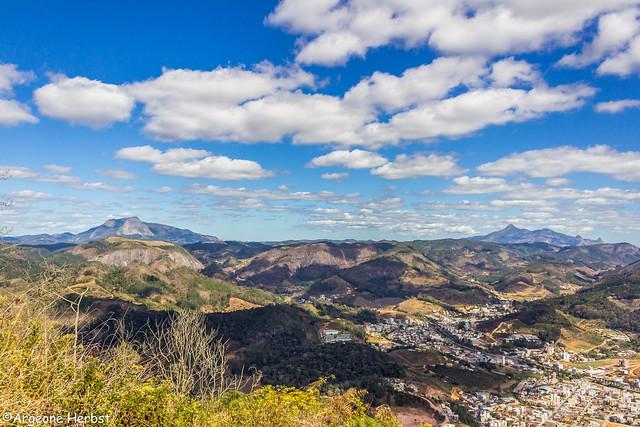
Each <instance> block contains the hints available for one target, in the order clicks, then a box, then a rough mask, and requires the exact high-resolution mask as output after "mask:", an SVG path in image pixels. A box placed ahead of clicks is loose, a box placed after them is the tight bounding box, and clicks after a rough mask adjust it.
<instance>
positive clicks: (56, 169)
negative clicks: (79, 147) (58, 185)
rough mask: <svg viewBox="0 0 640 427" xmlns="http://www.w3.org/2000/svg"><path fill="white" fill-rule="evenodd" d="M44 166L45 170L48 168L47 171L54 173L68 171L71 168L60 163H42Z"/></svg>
mask: <svg viewBox="0 0 640 427" xmlns="http://www.w3.org/2000/svg"><path fill="white" fill-rule="evenodd" d="M44 168H45V169H46V170H48V171H49V172H51V173H55V174H65V173H70V172H71V170H72V169H71V168H70V167H69V166H60V165H56V164H48V165H44Z"/></svg>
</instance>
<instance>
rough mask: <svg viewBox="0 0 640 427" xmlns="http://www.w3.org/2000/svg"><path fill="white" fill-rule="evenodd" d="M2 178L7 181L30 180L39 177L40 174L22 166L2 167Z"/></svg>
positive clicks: (0, 173) (0, 166)
mask: <svg viewBox="0 0 640 427" xmlns="http://www.w3.org/2000/svg"><path fill="white" fill-rule="evenodd" d="M0 176H1V177H2V178H6V179H29V178H35V177H37V176H38V174H37V173H35V172H34V171H32V170H31V169H29V168H25V167H21V166H11V165H0Z"/></svg>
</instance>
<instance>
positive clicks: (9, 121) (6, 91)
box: [0, 64, 38, 126]
mask: <svg viewBox="0 0 640 427" xmlns="http://www.w3.org/2000/svg"><path fill="white" fill-rule="evenodd" d="M34 78H35V75H34V74H33V73H32V72H30V71H20V70H18V67H17V66H16V65H14V64H0V126H15V125H18V124H20V123H32V124H33V123H37V122H38V119H37V118H36V117H35V116H34V115H33V114H31V108H29V106H27V105H26V104H23V103H21V102H18V101H16V100H14V99H9V98H11V97H12V96H13V87H14V86H16V85H21V84H25V83H28V82H30V81H31V80H33V79H34Z"/></svg>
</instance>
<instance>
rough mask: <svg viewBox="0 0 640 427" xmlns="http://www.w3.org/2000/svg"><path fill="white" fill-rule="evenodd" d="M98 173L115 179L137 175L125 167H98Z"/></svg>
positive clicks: (132, 177) (133, 177)
mask: <svg viewBox="0 0 640 427" xmlns="http://www.w3.org/2000/svg"><path fill="white" fill-rule="evenodd" d="M97 173H98V175H102V176H108V177H110V178H115V179H136V178H137V176H136V174H134V173H133V172H130V171H128V170H125V169H100V170H98V171H97Z"/></svg>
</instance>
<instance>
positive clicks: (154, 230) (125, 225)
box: [5, 216, 220, 245]
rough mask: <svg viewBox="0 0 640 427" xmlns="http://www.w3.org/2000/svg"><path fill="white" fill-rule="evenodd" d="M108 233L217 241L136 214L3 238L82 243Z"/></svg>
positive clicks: (33, 242)
mask: <svg viewBox="0 0 640 427" xmlns="http://www.w3.org/2000/svg"><path fill="white" fill-rule="evenodd" d="M111 236H126V237H136V238H140V239H154V240H165V241H168V242H172V243H178V244H181V245H182V244H188V243H201V242H203V243H206V242H219V241H220V240H219V239H218V238H217V237H214V236H209V235H206V234H198V233H194V232H193V231H191V230H186V229H182V228H176V227H171V226H169V225H164V224H155V223H150V222H144V221H142V220H141V219H140V218H138V217H137V216H131V217H126V218H112V219H109V220H107V221H106V222H105V223H104V224H102V225H99V226H97V227H93V228H90V229H88V230H86V231H83V232H81V233H78V234H73V233H61V234H38V235H33V236H17V237H9V238H6V239H5V240H6V241H9V242H13V243H19V244H26V245H43V244H47V245H50V244H58V243H73V244H82V243H87V242H90V241H92V240H100V239H106V238H107V237H111Z"/></svg>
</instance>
